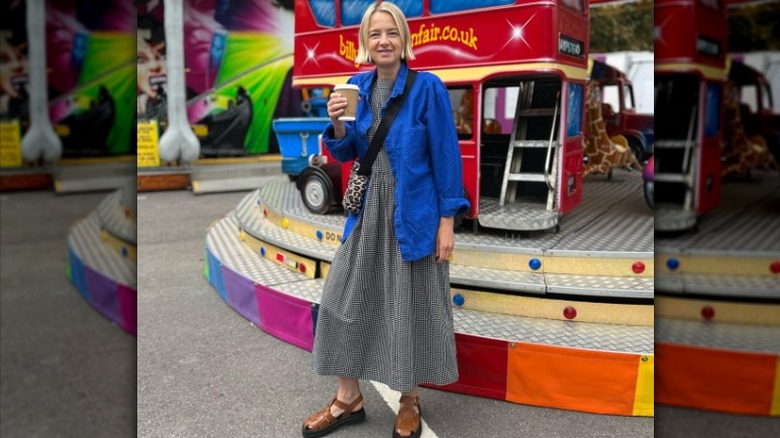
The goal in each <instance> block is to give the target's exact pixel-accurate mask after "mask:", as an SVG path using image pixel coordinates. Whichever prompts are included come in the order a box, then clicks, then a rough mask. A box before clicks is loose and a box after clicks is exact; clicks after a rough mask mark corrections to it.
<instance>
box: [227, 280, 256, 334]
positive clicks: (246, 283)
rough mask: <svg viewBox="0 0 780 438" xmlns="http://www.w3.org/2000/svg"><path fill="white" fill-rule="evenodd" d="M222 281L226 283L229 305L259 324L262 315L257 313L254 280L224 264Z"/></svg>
mask: <svg viewBox="0 0 780 438" xmlns="http://www.w3.org/2000/svg"><path fill="white" fill-rule="evenodd" d="M222 283H223V284H224V285H225V292H226V294H227V303H228V305H229V306H230V307H232V308H233V310H235V311H236V312H238V313H240V314H241V316H243V317H244V318H246V319H248V320H250V321H252V322H253V323H255V325H258V326H259V325H260V316H259V315H258V314H257V301H255V284H254V282H253V281H252V280H250V279H248V278H246V277H244V276H242V275H241V274H238V273H236V272H234V271H232V270H230V268H228V267H227V266H222Z"/></svg>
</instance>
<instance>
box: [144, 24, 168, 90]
mask: <svg viewBox="0 0 780 438" xmlns="http://www.w3.org/2000/svg"><path fill="white" fill-rule="evenodd" d="M137 62H138V65H137V74H138V89H139V90H141V92H143V93H145V94H148V95H149V96H150V97H157V84H160V83H164V82H165V79H166V78H165V74H166V70H165V41H162V42H159V43H157V44H154V45H152V44H149V43H148V42H147V40H146V38H144V32H142V31H140V30H139V31H138V58H137Z"/></svg>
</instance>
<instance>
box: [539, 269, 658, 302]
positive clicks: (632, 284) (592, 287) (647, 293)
mask: <svg viewBox="0 0 780 438" xmlns="http://www.w3.org/2000/svg"><path fill="white" fill-rule="evenodd" d="M545 278H546V280H547V291H548V292H554V293H565V294H572V295H591V296H593V295H596V296H619V297H633V298H653V277H640V276H636V277H612V276H600V275H571V274H546V275H545Z"/></svg>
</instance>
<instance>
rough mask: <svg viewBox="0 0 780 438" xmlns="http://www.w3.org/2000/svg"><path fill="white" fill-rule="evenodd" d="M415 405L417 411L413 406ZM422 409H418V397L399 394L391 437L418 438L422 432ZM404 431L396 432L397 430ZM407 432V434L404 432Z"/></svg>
mask: <svg viewBox="0 0 780 438" xmlns="http://www.w3.org/2000/svg"><path fill="white" fill-rule="evenodd" d="M415 407H417V411H418V412H419V414H418V413H417V412H415V410H414V408H415ZM421 417H422V409H420V397H412V396H409V395H402V396H401V407H400V408H399V409H398V417H396V419H395V427H394V428H393V438H419V437H420V434H422V420H421V419H420V418H421ZM399 430H400V431H401V433H404V434H403V435H402V434H401V433H398V431H399ZM406 432H408V433H409V435H406V434H405V433H406Z"/></svg>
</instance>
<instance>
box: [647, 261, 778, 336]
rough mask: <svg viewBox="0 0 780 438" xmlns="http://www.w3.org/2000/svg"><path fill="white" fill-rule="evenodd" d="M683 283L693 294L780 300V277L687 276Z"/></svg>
mask: <svg viewBox="0 0 780 438" xmlns="http://www.w3.org/2000/svg"><path fill="white" fill-rule="evenodd" d="M659 277H661V276H660V275H659ZM683 282H684V284H685V292H687V293H691V294H697V293H699V294H708V295H709V294H712V295H725V296H732V295H745V296H751V297H763V298H778V299H780V277H778V276H769V275H704V274H698V275H697V274H685V275H683ZM778 336H780V333H779V334H778Z"/></svg>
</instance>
